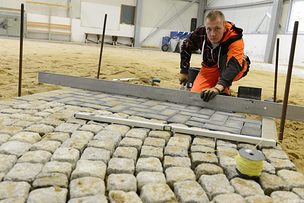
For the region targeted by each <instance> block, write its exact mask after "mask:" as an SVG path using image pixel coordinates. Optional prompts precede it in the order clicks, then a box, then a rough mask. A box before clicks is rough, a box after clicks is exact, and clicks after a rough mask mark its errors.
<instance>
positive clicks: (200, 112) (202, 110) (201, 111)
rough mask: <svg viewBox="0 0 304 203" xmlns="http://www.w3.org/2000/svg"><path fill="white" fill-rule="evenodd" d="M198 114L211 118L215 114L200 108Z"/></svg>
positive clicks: (210, 110)
mask: <svg viewBox="0 0 304 203" xmlns="http://www.w3.org/2000/svg"><path fill="white" fill-rule="evenodd" d="M198 113H199V114H204V115H208V116H211V115H213V114H214V113H215V111H214V110H212V109H207V108H202V109H201V110H200V111H199V112H198Z"/></svg>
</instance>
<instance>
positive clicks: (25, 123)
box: [12, 120, 34, 128]
mask: <svg viewBox="0 0 304 203" xmlns="http://www.w3.org/2000/svg"><path fill="white" fill-rule="evenodd" d="M33 124H34V122H30V121H24V120H19V121H17V122H15V123H13V124H12V125H14V126H17V127H22V128H27V127H29V126H30V125H33Z"/></svg>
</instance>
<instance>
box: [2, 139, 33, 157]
mask: <svg viewBox="0 0 304 203" xmlns="http://www.w3.org/2000/svg"><path fill="white" fill-rule="evenodd" d="M30 147H31V144H30V143H26V142H19V141H8V142H6V143H4V144H2V145H1V146H0V153H2V154H11V155H16V156H18V157H19V156H21V155H22V154H24V153H25V152H26V151H28V150H29V149H30Z"/></svg>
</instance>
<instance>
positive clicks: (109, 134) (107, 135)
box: [94, 130, 122, 146]
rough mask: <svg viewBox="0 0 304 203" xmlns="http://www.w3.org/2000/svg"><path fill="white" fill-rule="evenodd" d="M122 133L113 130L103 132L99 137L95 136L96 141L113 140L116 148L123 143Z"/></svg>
mask: <svg viewBox="0 0 304 203" xmlns="http://www.w3.org/2000/svg"><path fill="white" fill-rule="evenodd" d="M121 138H122V136H121V133H120V132H118V131H111V130H102V131H100V132H99V133H98V134H97V135H95V137H94V139H96V140H108V139H111V140H113V141H114V143H115V146H117V145H118V143H119V142H120V141H121Z"/></svg>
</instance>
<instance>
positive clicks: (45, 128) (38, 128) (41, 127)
mask: <svg viewBox="0 0 304 203" xmlns="http://www.w3.org/2000/svg"><path fill="white" fill-rule="evenodd" d="M25 130H27V131H31V132H36V133H39V135H40V136H43V135H45V134H47V133H50V132H53V131H54V127H53V126H51V125H46V124H33V125H30V126H29V127H27V128H26V129H25Z"/></svg>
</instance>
